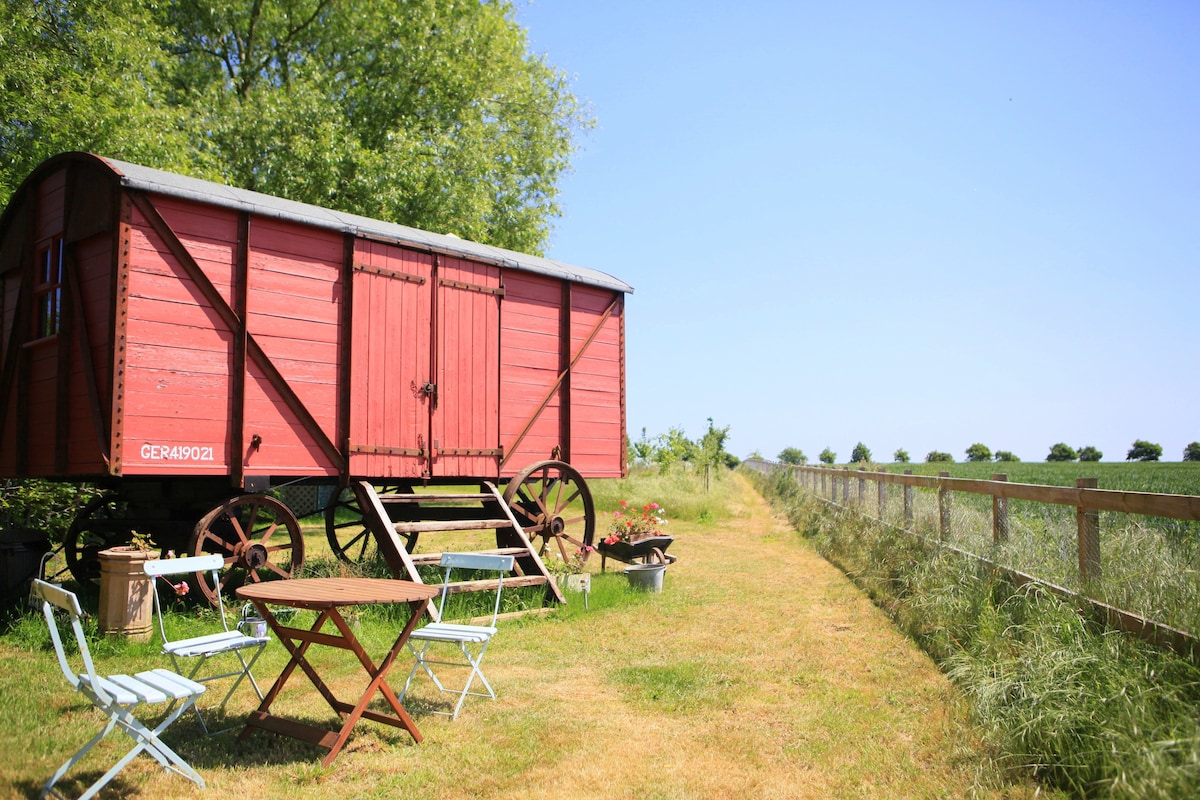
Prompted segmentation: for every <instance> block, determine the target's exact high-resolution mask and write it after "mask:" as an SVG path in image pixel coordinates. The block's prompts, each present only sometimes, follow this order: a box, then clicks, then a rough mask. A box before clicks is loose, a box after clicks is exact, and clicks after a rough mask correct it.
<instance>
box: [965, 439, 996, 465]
mask: <svg viewBox="0 0 1200 800" xmlns="http://www.w3.org/2000/svg"><path fill="white" fill-rule="evenodd" d="M991 460H992V450H991V448H990V447H988V446H987V445H986V444H979V443H978V442H976V443H975V444H973V445H971V446H970V447H968V448H967V461H991Z"/></svg>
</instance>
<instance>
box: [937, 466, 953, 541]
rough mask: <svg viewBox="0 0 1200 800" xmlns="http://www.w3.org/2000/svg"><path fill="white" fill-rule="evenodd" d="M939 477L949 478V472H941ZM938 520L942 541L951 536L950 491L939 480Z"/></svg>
mask: <svg viewBox="0 0 1200 800" xmlns="http://www.w3.org/2000/svg"><path fill="white" fill-rule="evenodd" d="M938 477H939V478H949V477H950V473H949V472H939V473H938ZM938 522H939V527H940V530H941V535H942V541H946V540H947V539H949V538H950V491H949V490H948V489H946V488H945V487H943V486H942V484H941V482H940V481H939V482H938Z"/></svg>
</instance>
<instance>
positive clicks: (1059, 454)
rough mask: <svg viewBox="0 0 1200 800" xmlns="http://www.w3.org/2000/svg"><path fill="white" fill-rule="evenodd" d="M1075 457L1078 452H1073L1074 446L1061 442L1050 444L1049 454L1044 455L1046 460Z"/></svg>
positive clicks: (1072, 458) (1068, 459)
mask: <svg viewBox="0 0 1200 800" xmlns="http://www.w3.org/2000/svg"><path fill="white" fill-rule="evenodd" d="M1077 458H1079V454H1078V453H1076V452H1075V448H1073V447H1071V446H1070V445H1067V444H1063V443H1062V442H1059V443H1058V444H1056V445H1053V446H1051V448H1050V454H1049V455H1047V456H1046V460H1047V461H1074V460H1075V459H1077Z"/></svg>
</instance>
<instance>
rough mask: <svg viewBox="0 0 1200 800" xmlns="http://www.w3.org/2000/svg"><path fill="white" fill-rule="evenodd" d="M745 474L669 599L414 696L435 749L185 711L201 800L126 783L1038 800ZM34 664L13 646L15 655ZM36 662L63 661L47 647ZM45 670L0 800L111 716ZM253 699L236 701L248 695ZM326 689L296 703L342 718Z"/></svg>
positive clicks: (379, 792) (576, 622)
mask: <svg viewBox="0 0 1200 800" xmlns="http://www.w3.org/2000/svg"><path fill="white" fill-rule="evenodd" d="M729 480H731V481H734V482H735V486H734V490H733V497H734V499H733V504H732V505H731V506H730V510H731V513H729V514H728V515H727V516H726V517H725V518H724V519H723V521H722V523H721V524H720V525H711V524H710V525H695V524H689V523H688V522H687V521H685V520H675V521H673V523H672V525H673V529H672V533H674V534H675V535H676V537H677V538H676V541H675V543H674V544H673V545H672V549H671V552H672V553H674V554H675V555H677V556H678V557H679V561H678V562H677V563H676V564H674V565H673V566H671V567H670V569H669V570H668V571H667V575H666V579H665V591H664V592H663V593H662V594H661V595H652V596H648V597H647V598H645V602H641V603H635V604H633V605H628V606H624V607H621V608H606V609H598V608H595V607H594V608H593V609H592V610H591V611H588V612H584V613H580V614H570V615H565V616H558V615H552V616H549V617H543V618H531V619H525V620H520V621H516V622H510V623H506V624H505V626H504V627H503V628H502V630H501V634H500V636H499V637H497V639H496V640H495V642H494V643H493V645H492V649H491V650H490V651H489V653H488V657H487V659H486V662H485V671H486V672H487V674H488V676H489V678H490V679H491V681H492V683H493V685H494V686H495V687H496V690H497V692H498V694H499V700H498V701H497V702H494V703H493V702H488V701H482V700H478V699H469V700H468V702H467V705H466V707H465V708H464V710H463V713H462V715H461V716H460V717H459V719H458V721H457V722H449V721H447V720H446V719H445V718H442V717H434V716H430V715H428V714H424V713H422V709H423V708H427V706H426V705H423V704H425V703H428V702H429V700H430V699H431V695H430V694H429V693H428V691H423V692H422V693H421V694H419V695H418V696H417V699H416V700H414V702H413V703H412V704H411V705H410V710H411V711H413V713H414V717H415V719H416V721H417V724H418V725H419V726H420V727H421V730H422V732H423V733H424V735H425V741H424V742H423V743H422V744H420V745H417V746H413V745H412V744H411V742H410V740H409V739H408V737H407V736H406V735H404V734H402V733H401V732H399V731H394V730H393V729H390V728H386V727H383V726H379V725H376V724H374V723H363V724H361V725H360V727H359V728H357V729H356V732H355V733H354V735H353V736H352V738H351V740H350V743H349V745H348V747H347V748H346V749H345V750H344V751H343V752H342V754H341V755H340V756H339V757H338V759H337V760H336V761H335V762H334V764H333V766H332V767H331V768H329V769H323V768H321V767H320V766H319V764H318V760H319V755H320V754H319V751H317V750H316V749H314V748H311V747H308V746H306V745H303V744H301V743H299V742H294V741H292V740H288V739H281V738H279V737H275V736H271V735H266V734H257V735H255V736H254V737H252V738H251V739H250V740H249V741H247V742H238V741H237V740H236V738H235V737H234V734H225V735H223V736H218V737H215V738H213V739H207V740H206V739H204V738H202V737H200V736H199V735H198V729H197V728H195V726H194V724H193V723H191V722H190V721H189V722H187V723H183V724H179V725H178V726H177V727H176V729H175V732H174V734H173V735H171V736H169V737H168V738H169V740H171V741H173V742H174V743H175V744H176V745H177V746H178V749H179V750H180V751H181V752H182V753H183V754H184V756H185V758H188V759H189V760H191V761H192V763H193V764H194V765H195V766H196V767H197V768H198V769H199V770H200V772H201V773H202V774H203V775H204V777H205V779H206V780H207V781H208V790H207V792H204V793H201V792H200V791H198V790H196V789H195V788H194V787H192V786H191V785H190V784H187V783H186V782H184V781H182V780H181V779H179V778H178V777H176V776H171V775H167V774H164V773H163V772H162V771H161V770H160V769H158V768H157V766H156V765H155V764H154V763H153V762H152V761H150V760H149V759H147V758H144V757H143V758H139V759H137V760H136V761H135V762H134V763H133V764H131V765H130V766H129V767H127V768H126V770H125V772H124V773H123V775H122V777H121V778H120V779H119V780H118V782H116V783H115V784H114V786H116V787H117V790H116V791H115V792H112V796H134V795H136V796H144V797H166V796H170V797H204V796H207V797H258V798H275V797H279V798H283V797H290V796H295V795H296V794H297V793H303V795H304V796H305V797H312V798H347V797H385V796H386V797H393V796H404V797H409V798H447V799H448V798H474V797H488V798H525V797H529V796H531V795H537V796H551V797H555V798H561V799H562V800H570V799H571V798H595V797H622V798H664V799H666V798H726V797H739V798H831V797H832V798H853V797H863V798H879V797H915V798H922V797H952V798H958V797H969V796H979V797H996V798H999V797H1024V796H1032V795H1033V793H1034V792H1033V790H1032V788H1029V787H1024V786H1019V787H1013V786H1003V785H1001V782H1000V781H999V780H998V779H997V778H996V777H995V775H994V774H993V773H992V772H991V771H990V767H989V766H988V763H989V762H988V761H987V759H986V757H985V755H984V754H983V753H982V752H981V751H980V748H979V746H978V744H977V742H976V739H975V738H974V737H973V735H972V734H971V732H970V731H969V729H968V728H967V727H966V726H965V724H964V723H963V722H962V721H961V720H962V719H963V717H962V715H961V713H960V711H961V710H960V707H959V704H960V701H959V698H958V696H957V695H956V693H955V691H954V690H953V689H952V688H951V687H950V685H949V684H948V683H947V681H946V679H945V678H944V677H943V676H942V675H941V674H940V673H939V672H938V670H937V669H936V668H935V666H934V665H933V663H932V662H931V661H930V660H929V659H928V657H926V656H925V655H924V654H923V653H922V652H921V651H920V650H918V649H917V647H916V646H915V645H914V644H913V643H912V642H910V641H909V640H907V639H906V638H904V637H903V636H902V635H901V634H900V633H898V632H897V630H896V629H895V628H894V627H893V626H892V625H891V623H890V622H889V620H888V619H887V618H886V616H885V615H884V614H883V613H882V612H880V611H879V610H878V609H877V608H876V607H875V606H873V605H872V604H871V602H870V601H869V600H868V599H867V598H866V597H864V596H863V595H862V594H861V593H860V592H859V591H858V590H856V589H855V588H854V587H853V586H852V585H851V584H850V583H849V582H848V581H847V579H846V578H845V577H844V576H843V575H842V574H841V573H840V572H839V571H838V570H837V569H836V568H834V567H833V566H831V565H830V564H828V563H827V562H825V561H824V560H823V559H821V558H820V557H819V556H818V555H816V553H815V552H813V551H812V550H811V549H809V548H808V547H807V546H806V545H805V544H804V543H802V542H801V541H800V540H799V538H798V537H796V536H795V535H794V534H791V533H790V532H789V531H788V528H787V525H786V523H785V522H783V521H781V520H778V519H775V518H773V517H772V516H771V512H770V510H769V509H768V508H767V506H766V504H765V503H764V502H763V501H762V500H761V499H760V498H759V497H758V496H757V495H756V494H755V493H754V492H753V490H752V489H750V487H749V486H748V484H747V483H746V482H745V481H744V480H743V479H742V478H741V477H740V476H737V475H734V476H732V477H730V478H729ZM617 566H618V567H619V566H620V565H617ZM594 568H596V569H598V568H599V565H598V563H596V564H595V567H594ZM611 573H612V571H611V570H610V574H609V575H605V576H598V577H597V579H596V583H597V584H598V585H599V586H598V588H597V589H596V592H597V593H599V592H600V591H605V590H609V591H612V590H615V585H619V584H623V583H624V579H623V578H622V577H621V576H620V575H619V574H611ZM606 586H607V588H605V587H606ZM575 602H578V598H576V600H575ZM269 652H270V655H269V657H268V658H267V659H266V664H264V666H263V668H262V669H260V670H258V672H259V674H260V675H264V676H266V675H270V674H272V671H273V670H278V669H279V668H280V666H281V665H282V663H283V661H284V659H283V653H282V648H278V647H275V648H272V651H269ZM29 655H30V654H27V653H23V652H19V651H16V650H14V649H13V648H12V647H6V646H4V645H0V658H3V659H4V660H5V661H8V660H9V659H16V658H22V659H24V658H28V657H29ZM35 655H36V658H39V659H42V660H44V661H45V662H46V666H47V668H48V669H49V668H52V667H53V664H52V657H51V655H50V654H49V653H37V654H35ZM322 658H323V657H322ZM399 669H403V668H402V667H399V668H398V670H399ZM14 674H25V675H28V673H27V672H24V671H21V670H18V671H14V670H8V669H5V670H0V696H3V697H5V698H8V702H10V703H11V702H12V700H13V698H15V697H21V696H28V691H27V690H24V689H23V687H20V686H17V685H14V683H13V680H14V679H13V678H12V677H11V676H13V675H14ZM331 674H334V673H333V672H331ZM345 674H349V675H353V672H352V671H348V672H346V673H345ZM45 675H46V680H47V682H48V683H47V690H45V691H43V690H41V689H39V690H38V692H37V699H36V701H35V703H36V704H37V705H36V708H34V709H32V711H31V714H32V715H30V714H28V713H27V714H26V715H25V716H22V717H20V719H19V721H17V720H16V719H15V718H14V717H12V715H11V712H9V711H3V710H0V748H3V752H4V753H5V755H4V758H3V763H2V764H0V796H3V797H31V796H36V789H37V788H38V787H40V785H41V782H42V781H43V780H45V778H46V776H48V775H49V774H50V773H51V772H52V771H53V770H54V768H55V767H57V765H58V764H59V762H60V761H61V760H62V759H63V758H65V756H66V753H65V752H62V753H60V752H57V751H53V752H46V750H45V748H40V747H34V748H29V747H28V746H27V743H28V740H29V739H30V738H31V737H32V738H36V735H37V734H36V731H35V730H33V729H35V728H39V727H42V728H44V727H48V726H59V727H64V726H70V727H71V728H72V729H76V730H75V731H74V732H73V733H72V734H70V737H69V741H70V742H75V741H82V740H83V739H85V738H87V736H88V735H90V733H91V732H92V731H93V730H94V729H95V727H94V726H98V724H99V720H98V718H97V717H96V715H95V714H94V713H92V712H85V711H84V710H83V709H82V708H81V706H80V705H79V704H78V703H77V702H76V701H75V700H74V699H73V698H71V697H70V696H69V695H68V693H67V692H66V688H65V685H64V684H63V683H62V682H61V676H58V675H57V673H51V672H49V671H48V670H47V672H46V673H45ZM301 680H302V679H301ZM49 681H53V683H49ZM393 683H395V681H393ZM293 685H295V686H300V685H301V684H299V683H297V684H289V687H291V686H293ZM426 686H427V684H426ZM346 691H347V693H350V690H349V689H347V690H346ZM296 694H297V695H303V694H309V695H311V694H312V693H301V692H297V693H296ZM286 696H287V691H285V697H286ZM249 697H250V695H249V694H248V693H247V694H243V696H242V697H241V698H240V699H241V700H242V701H243V702H242V705H243V706H244V708H240V709H239V713H244V711H246V710H248V709H249V708H250V707H252V705H253V704H252V703H250V702H249ZM312 697H315V695H312ZM312 697H308V698H306V699H302V700H297V701H296V702H297V703H298V704H297V705H294V706H292V708H293V710H294V711H295V712H296V713H299V714H305V715H308V716H309V717H310V718H312V719H313V720H314V721H321V722H325V721H328V708H327V707H324V706H323V705H322V704H321V702H320V700H319V698H317V699H316V702H312ZM281 702H282V700H281ZM277 708H278V709H280V710H284V709H285V708H287V707H286V706H283V705H280V706H277ZM66 736H67V734H65V733H61V732H60V733H57V734H56V738H57V739H58V740H59V741H63V740H64V738H63V737H66ZM69 746H70V747H73V746H74V745H73V744H72V745H69ZM93 763H94V764H96V765H98V766H101V765H99V762H93ZM102 766H106V765H102ZM93 777H94V776H93Z"/></svg>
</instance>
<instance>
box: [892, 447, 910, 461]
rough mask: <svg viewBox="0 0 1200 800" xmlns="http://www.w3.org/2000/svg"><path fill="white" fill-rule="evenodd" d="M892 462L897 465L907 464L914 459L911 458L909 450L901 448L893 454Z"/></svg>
mask: <svg viewBox="0 0 1200 800" xmlns="http://www.w3.org/2000/svg"><path fill="white" fill-rule="evenodd" d="M892 460H893V461H895V462H896V463H897V464H907V463H908V462H909V461H912V458H910V457H909V455H908V451H907V450H905V449H904V448H899V449H898V450H896V452H894V453H892Z"/></svg>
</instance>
